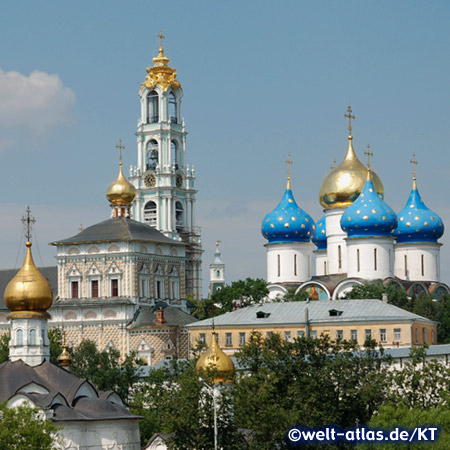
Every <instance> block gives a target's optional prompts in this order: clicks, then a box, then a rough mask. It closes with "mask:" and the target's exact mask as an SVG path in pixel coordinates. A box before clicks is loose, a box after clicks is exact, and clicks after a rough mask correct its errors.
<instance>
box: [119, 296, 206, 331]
mask: <svg viewBox="0 0 450 450" xmlns="http://www.w3.org/2000/svg"><path fill="white" fill-rule="evenodd" d="M160 307H161V308H163V310H164V320H165V322H164V323H163V324H158V323H156V310H157V309H158V308H160ZM197 320H198V319H196V318H195V317H193V316H191V315H189V314H187V313H185V312H184V311H182V310H181V309H180V308H175V307H174V306H168V305H167V304H166V303H164V302H158V303H157V304H156V305H155V306H153V307H152V308H145V307H144V308H142V307H141V308H139V309H138V310H137V311H136V314H135V315H134V318H133V320H132V321H131V323H130V324H129V325H128V327H127V328H128V329H130V330H135V329H138V328H154V327H161V326H185V325H187V324H189V323H193V322H196V321H197Z"/></svg>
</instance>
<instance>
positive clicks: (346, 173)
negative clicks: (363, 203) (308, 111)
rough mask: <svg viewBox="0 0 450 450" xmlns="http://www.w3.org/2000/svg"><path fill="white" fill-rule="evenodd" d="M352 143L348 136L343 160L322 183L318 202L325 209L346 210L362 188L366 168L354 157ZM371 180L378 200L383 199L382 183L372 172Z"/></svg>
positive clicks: (350, 137)
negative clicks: (378, 197)
mask: <svg viewBox="0 0 450 450" xmlns="http://www.w3.org/2000/svg"><path fill="white" fill-rule="evenodd" d="M352 141H353V136H351V135H349V137H348V149H347V154H346V155H345V158H344V160H343V161H342V162H341V164H339V165H338V166H337V167H335V168H334V169H333V170H332V171H331V172H330V173H329V174H328V175H327V176H326V177H325V178H324V180H323V182H322V186H321V188H320V193H319V201H320V204H321V205H322V206H323V207H324V208H325V209H334V208H347V207H348V206H350V205H351V204H352V203H353V202H354V201H355V200H356V199H357V198H358V196H359V194H360V193H361V192H362V190H363V188H364V184H365V182H366V178H367V167H366V166H365V165H364V164H363V163H361V161H360V160H359V159H358V157H357V156H356V153H355V150H354V149H353V143H352ZM372 180H373V184H374V187H375V190H376V192H377V193H378V195H379V196H380V198H383V197H384V188H383V183H382V182H381V180H380V178H379V176H378V175H377V174H376V173H375V172H373V171H372Z"/></svg>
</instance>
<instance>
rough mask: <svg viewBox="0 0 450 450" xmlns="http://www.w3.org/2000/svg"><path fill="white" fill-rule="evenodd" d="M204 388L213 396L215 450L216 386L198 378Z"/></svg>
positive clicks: (215, 445) (215, 446)
mask: <svg viewBox="0 0 450 450" xmlns="http://www.w3.org/2000/svg"><path fill="white" fill-rule="evenodd" d="M199 381H201V382H202V383H203V384H204V386H205V388H206V390H207V391H208V392H209V393H210V394H212V396H213V411H214V450H217V395H216V394H217V392H216V387H215V386H214V387H211V386H210V385H209V384H208V383H206V381H205V380H204V379H203V378H199Z"/></svg>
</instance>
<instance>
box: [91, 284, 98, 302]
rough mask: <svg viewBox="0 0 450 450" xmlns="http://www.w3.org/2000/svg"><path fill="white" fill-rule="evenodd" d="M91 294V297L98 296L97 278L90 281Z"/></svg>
mask: <svg viewBox="0 0 450 450" xmlns="http://www.w3.org/2000/svg"><path fill="white" fill-rule="evenodd" d="M91 296H92V298H98V280H92V281H91Z"/></svg>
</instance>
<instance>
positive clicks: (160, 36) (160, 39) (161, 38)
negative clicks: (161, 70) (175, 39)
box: [156, 30, 166, 56]
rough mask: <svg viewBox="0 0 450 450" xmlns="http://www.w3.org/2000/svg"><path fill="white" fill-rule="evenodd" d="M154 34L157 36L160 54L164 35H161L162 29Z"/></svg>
mask: <svg viewBox="0 0 450 450" xmlns="http://www.w3.org/2000/svg"><path fill="white" fill-rule="evenodd" d="M156 36H157V37H159V53H160V56H161V55H162V54H163V53H164V50H163V46H162V43H163V39H165V38H166V37H165V36H164V35H163V32H162V30H161V31H160V32H159V33H158V34H157V35H156Z"/></svg>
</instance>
